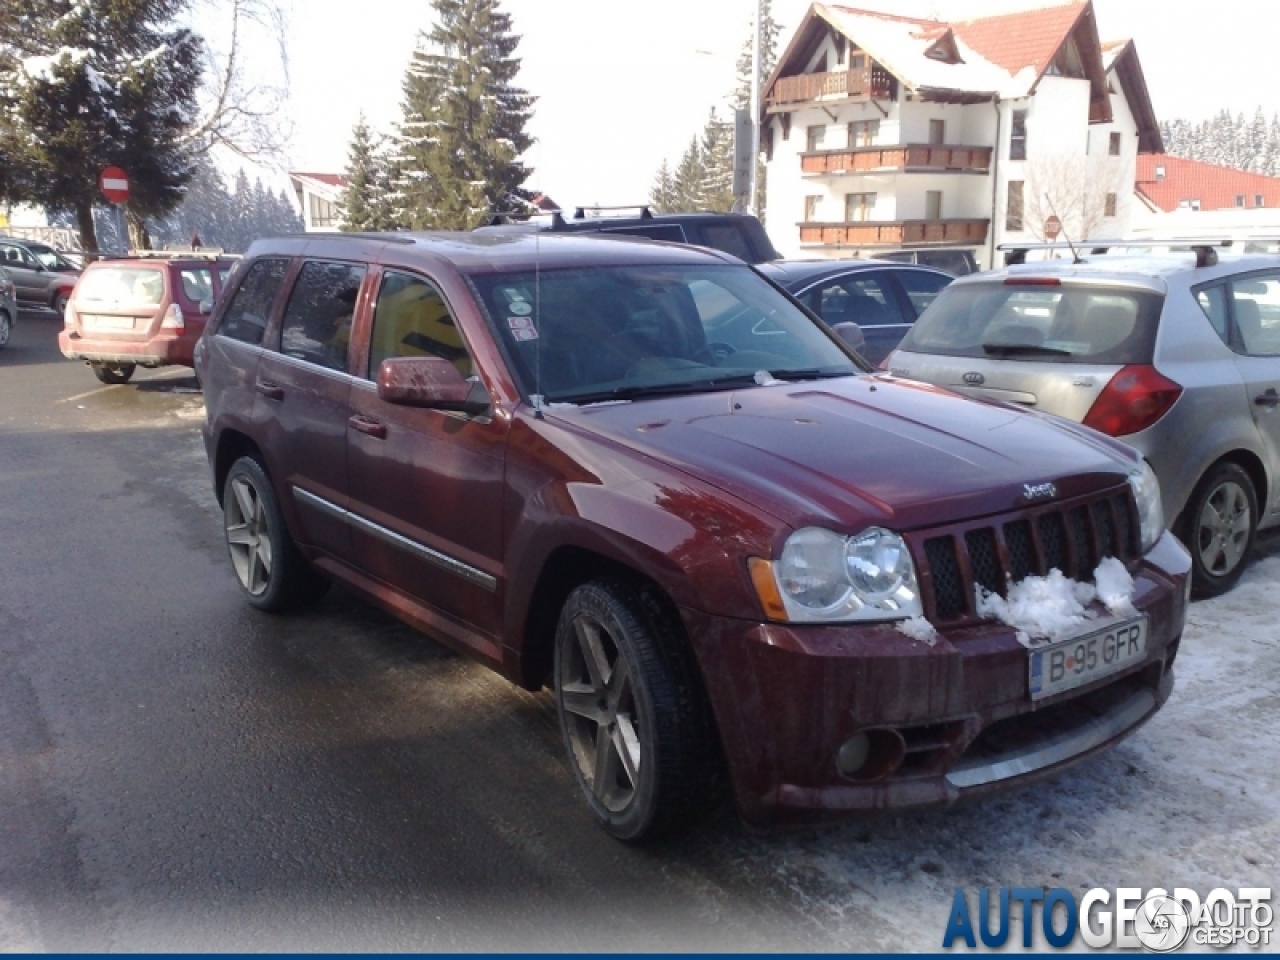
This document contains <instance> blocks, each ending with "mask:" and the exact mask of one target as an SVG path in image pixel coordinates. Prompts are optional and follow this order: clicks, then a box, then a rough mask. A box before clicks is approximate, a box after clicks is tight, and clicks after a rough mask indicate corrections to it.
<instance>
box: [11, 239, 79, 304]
mask: <svg viewBox="0 0 1280 960" xmlns="http://www.w3.org/2000/svg"><path fill="white" fill-rule="evenodd" d="M36 246H37V247H40V248H42V250H48V251H49V252H51V253H53V254H54V256H55V258H56V257H57V253H56V251H53V249H52V248H51V247H47V246H46V245H45V244H36ZM56 262H57V261H55V263H56ZM0 263H3V265H4V267H5V269H6V270H7V271H8V272H9V279H10V280H12V281H13V284H14V286H15V287H16V288H17V291H18V303H19V304H20V305H21V306H23V307H25V308H31V307H36V308H39V307H43V308H45V309H49V310H53V311H55V312H57V313H58V314H59V315H61V314H62V312H63V311H64V310H65V309H66V306H67V299H68V298H69V297H70V296H71V291H72V289H73V288H74V287H75V285H76V277H77V276H78V271H77V270H76V268H75V266H74V265H72V264H71V263H69V262H67V263H66V265H65V266H63V265H61V264H60V263H59V264H58V265H57V266H46V264H45V260H44V259H42V258H41V257H40V256H38V255H37V254H36V253H35V252H34V251H33V249H32V245H31V244H30V243H28V242H27V241H25V240H18V239H16V238H14V237H0Z"/></svg>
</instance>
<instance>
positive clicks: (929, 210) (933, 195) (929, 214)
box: [924, 190, 942, 220]
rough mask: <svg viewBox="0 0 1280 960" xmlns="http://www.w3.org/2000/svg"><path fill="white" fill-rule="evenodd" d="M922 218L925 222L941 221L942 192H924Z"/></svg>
mask: <svg viewBox="0 0 1280 960" xmlns="http://www.w3.org/2000/svg"><path fill="white" fill-rule="evenodd" d="M924 218H925V219H926V220H941V219H942V191H941V190H926V191H925V195H924Z"/></svg>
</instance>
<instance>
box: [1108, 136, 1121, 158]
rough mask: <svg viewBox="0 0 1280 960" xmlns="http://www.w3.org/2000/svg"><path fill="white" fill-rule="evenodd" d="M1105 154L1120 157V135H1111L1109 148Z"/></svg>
mask: <svg viewBox="0 0 1280 960" xmlns="http://www.w3.org/2000/svg"><path fill="white" fill-rule="evenodd" d="M1107 152H1108V153H1110V154H1111V156H1113V157H1118V156H1120V134H1118V133H1113V134H1111V148H1110V149H1109V150H1108V151H1107Z"/></svg>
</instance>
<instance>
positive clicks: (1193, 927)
mask: <svg viewBox="0 0 1280 960" xmlns="http://www.w3.org/2000/svg"><path fill="white" fill-rule="evenodd" d="M970 902H971V901H970V898H969V897H967V896H966V895H965V891H963V890H959V889H957V890H956V892H955V896H954V898H953V899H952V901H951V915H950V917H949V918H948V919H947V929H946V933H944V934H943V937H942V948H943V949H944V950H948V949H951V948H952V947H953V946H955V945H956V944H957V943H961V944H963V945H965V946H967V947H970V948H976V947H977V946H978V944H979V943H981V944H982V945H983V946H984V947H988V948H991V949H993V950H998V949H1001V948H1003V947H1005V946H1006V945H1007V944H1008V943H1009V940H1010V937H1011V935H1013V934H1014V933H1015V931H1017V932H1020V933H1021V935H1022V936H1021V941H1022V946H1023V947H1024V948H1026V949H1031V948H1032V947H1033V945H1034V944H1035V940H1036V936H1035V934H1036V930H1037V926H1038V927H1039V932H1040V933H1041V934H1042V936H1043V940H1044V943H1046V944H1048V946H1050V947H1052V948H1053V949H1056V950H1063V949H1067V948H1068V947H1070V946H1072V944H1074V943H1075V942H1076V940H1077V939H1079V940H1080V941H1082V942H1083V943H1084V945H1085V946H1088V947H1092V948H1093V949H1096V950H1115V949H1130V950H1138V949H1142V950H1148V951H1150V952H1152V953H1171V952H1172V951H1174V950H1177V949H1179V948H1180V947H1182V946H1184V945H1185V944H1188V943H1190V944H1191V945H1192V946H1193V948H1194V949H1198V950H1203V949H1204V948H1206V947H1217V948H1228V947H1245V948H1247V949H1254V950H1258V949H1262V948H1265V947H1268V946H1270V944H1271V931H1272V923H1273V921H1274V920H1275V911H1274V909H1273V908H1272V906H1271V888H1270V887H1240V888H1239V889H1238V890H1236V892H1235V893H1234V894H1233V893H1232V892H1231V891H1230V890H1227V889H1225V888H1218V889H1215V890H1212V891H1210V893H1209V895H1208V896H1207V897H1205V899H1204V900H1203V902H1202V901H1201V899H1200V895H1199V894H1198V893H1196V892H1195V891H1194V890H1190V889H1187V888H1185V887H1176V888H1174V890H1173V892H1172V893H1170V892H1169V891H1167V890H1161V889H1159V888H1156V889H1152V890H1147V891H1143V890H1142V889H1141V888H1139V887H1120V888H1118V889H1116V890H1115V891H1111V890H1106V889H1103V888H1101V887H1095V888H1094V889H1092V890H1089V891H1087V892H1086V893H1085V894H1083V895H1082V896H1081V897H1080V898H1079V900H1078V901H1077V898H1076V895H1075V894H1074V893H1073V892H1072V891H1070V890H1067V889H1064V888H1062V887H1058V888H1055V889H1052V890H1045V889H1044V888H1043V887H1012V888H1010V887H1003V888H1001V889H999V890H992V889H991V888H988V887H984V888H982V889H981V890H979V891H978V897H977V904H976V906H977V910H976V913H970ZM1018 904H1020V905H1021V910H1020V913H1021V917H1020V922H1019V918H1018V917H1016V916H1015V915H1014V914H1015V912H1016V911H1015V910H1014V909H1012V908H1013V907H1014V905H1018ZM1037 914H1038V915H1039V916H1038V918H1037ZM1037 919H1038V921H1039V923H1038V924H1037Z"/></svg>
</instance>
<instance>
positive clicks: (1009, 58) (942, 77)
mask: <svg viewBox="0 0 1280 960" xmlns="http://www.w3.org/2000/svg"><path fill="white" fill-rule="evenodd" d="M831 30H834V31H835V32H836V33H838V34H839V35H841V36H843V37H845V38H846V39H847V40H848V41H850V42H851V43H853V44H854V45H855V46H856V47H857V48H859V49H861V50H863V51H865V52H866V53H867V54H868V55H869V56H870V57H871V58H872V59H873V60H874V61H875V62H876V63H877V64H879V65H880V66H881V67H883V68H884V69H885V70H887V71H888V72H889V73H890V74H891V75H893V76H894V77H895V78H897V80H898V81H899V82H900V83H902V84H904V85H905V86H906V88H907V89H908V90H910V91H911V92H912V93H914V94H916V95H917V96H919V97H920V98H921V99H924V100H935V101H944V102H959V103H968V102H977V101H981V100H990V99H992V98H994V97H1001V98H1014V97H1025V96H1028V95H1030V94H1031V93H1033V92H1034V91H1035V88H1036V86H1037V85H1038V84H1039V83H1040V81H1041V79H1042V78H1043V77H1045V76H1047V75H1065V76H1074V77H1079V78H1082V79H1087V80H1088V81H1089V84H1090V88H1091V92H1090V109H1089V119H1090V121H1092V122H1095V123H1105V122H1108V121H1110V120H1111V119H1112V117H1111V100H1110V97H1109V94H1108V89H1107V78H1106V69H1105V67H1104V65H1103V60H1102V45H1101V43H1100V41H1099V39H1098V30H1097V24H1096V22H1095V19H1094V13H1093V3H1092V0H1059V2H1052V0H1050V2H1047V3H1046V2H1042V3H1038V4H1035V5H1034V6H1032V7H1030V8H1028V9H1025V10H1020V11H1016V12H1013V13H1005V14H1001V15H999V16H991V17H980V18H977V19H973V20H963V21H954V22H944V21H941V20H925V19H919V18H915V17H903V16H898V15H896V14H890V13H882V12H878V11H873V10H860V9H855V8H853V7H845V6H840V5H835V4H823V3H814V4H812V5H811V6H810V7H809V11H808V13H807V14H806V15H805V17H804V19H803V21H802V22H801V24H800V27H799V28H798V29H797V30H796V33H795V34H794V36H793V37H792V39H791V42H790V44H789V45H788V47H787V49H786V51H785V52H784V53H783V55H782V57H781V58H780V59H779V62H778V67H777V69H775V71H774V74H773V76H772V77H771V78H770V79H769V82H768V84H767V85H766V88H765V94H766V99H768V96H769V94H770V93H771V92H772V89H773V87H774V85H775V84H776V83H777V81H778V80H779V79H781V78H783V77H788V76H794V75H797V74H800V73H803V72H804V71H805V69H806V67H807V66H808V63H809V61H810V59H811V58H812V56H813V54H814V53H815V52H816V51H817V50H818V49H819V45H820V44H821V42H822V39H823V37H824V36H825V35H826V34H827V33H828V32H830V31H831ZM1135 62H1136V61H1135ZM1143 92H1145V86H1144V87H1143Z"/></svg>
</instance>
